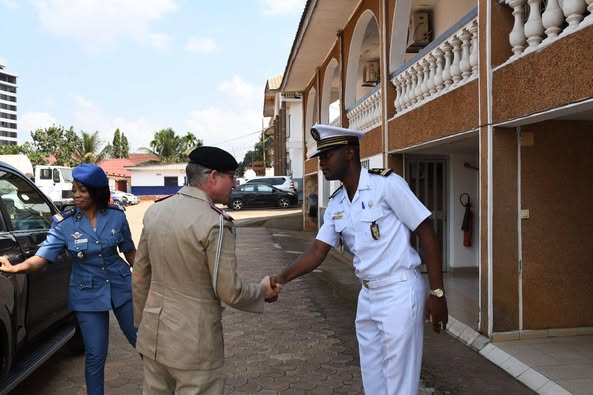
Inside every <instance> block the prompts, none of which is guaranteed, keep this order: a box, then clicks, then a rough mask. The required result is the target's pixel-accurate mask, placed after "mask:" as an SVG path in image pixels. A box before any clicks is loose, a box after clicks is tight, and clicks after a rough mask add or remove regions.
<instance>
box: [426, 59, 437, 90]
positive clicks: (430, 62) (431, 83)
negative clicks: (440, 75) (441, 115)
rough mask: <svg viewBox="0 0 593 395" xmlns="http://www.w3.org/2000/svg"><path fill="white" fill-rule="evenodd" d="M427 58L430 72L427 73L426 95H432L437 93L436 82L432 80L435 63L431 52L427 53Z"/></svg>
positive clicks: (434, 72)
mask: <svg viewBox="0 0 593 395" xmlns="http://www.w3.org/2000/svg"><path fill="white" fill-rule="evenodd" d="M427 59H428V68H429V70H430V73H429V74H428V83H427V84H426V87H427V88H428V96H433V95H434V94H435V93H437V90H436V84H435V81H434V77H435V74H436V68H437V65H436V59H435V57H434V55H433V54H432V53H430V54H428V56H427Z"/></svg>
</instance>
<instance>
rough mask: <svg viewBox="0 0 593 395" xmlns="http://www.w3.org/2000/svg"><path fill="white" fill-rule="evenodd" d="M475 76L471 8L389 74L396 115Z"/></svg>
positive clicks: (475, 36)
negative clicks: (454, 23) (393, 87)
mask: <svg viewBox="0 0 593 395" xmlns="http://www.w3.org/2000/svg"><path fill="white" fill-rule="evenodd" d="M458 26H461V27H458ZM451 31H452V32H451ZM477 76H478V20H477V12H476V10H474V11H472V12H471V13H469V14H468V15H466V16H465V17H464V18H463V19H462V20H460V21H459V23H457V24H456V25H455V26H453V27H452V28H451V29H450V30H449V31H448V32H446V33H445V34H443V35H441V36H440V37H439V38H437V39H436V40H435V41H433V42H432V43H431V44H430V45H429V46H427V47H426V48H424V49H423V50H422V51H420V52H419V53H418V55H416V56H415V57H414V58H412V59H411V60H410V61H409V62H407V63H405V64H404V65H402V67H400V68H399V69H398V70H396V71H395V73H394V74H393V75H392V79H391V83H392V84H393V85H394V86H395V90H396V99H395V103H394V104H395V109H396V111H397V113H396V115H395V116H396V117H397V116H399V115H401V114H403V113H405V112H408V111H410V110H412V109H414V108H416V107H418V106H421V105H423V104H424V103H426V102H427V101H429V100H433V99H434V98H436V97H438V96H440V95H443V94H445V93H447V92H449V91H451V90H453V89H456V88H458V87H459V86H461V85H463V84H466V83H467V82H469V81H471V80H473V79H475V78H477Z"/></svg>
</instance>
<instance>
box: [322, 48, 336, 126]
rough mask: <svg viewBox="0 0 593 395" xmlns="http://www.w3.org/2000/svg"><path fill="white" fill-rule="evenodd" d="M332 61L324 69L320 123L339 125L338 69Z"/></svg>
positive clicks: (334, 60)
mask: <svg viewBox="0 0 593 395" xmlns="http://www.w3.org/2000/svg"><path fill="white" fill-rule="evenodd" d="M338 66H339V65H338V61H337V60H336V59H335V58H334V59H332V60H331V61H330V62H329V64H328V65H327V67H326V68H325V74H324V76H323V91H322V92H323V93H322V98H321V123H326V124H328V123H331V124H332V125H340V68H339V67H338Z"/></svg>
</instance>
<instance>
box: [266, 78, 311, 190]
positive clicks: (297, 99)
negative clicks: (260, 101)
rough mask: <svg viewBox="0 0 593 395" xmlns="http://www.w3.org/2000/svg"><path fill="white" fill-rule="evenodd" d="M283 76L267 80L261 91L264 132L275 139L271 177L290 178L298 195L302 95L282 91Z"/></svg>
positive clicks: (299, 186) (301, 164) (301, 137)
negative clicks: (272, 175) (265, 124)
mask: <svg viewBox="0 0 593 395" xmlns="http://www.w3.org/2000/svg"><path fill="white" fill-rule="evenodd" d="M281 82H282V74H279V75H276V76H274V77H272V78H270V79H269V80H268V81H267V83H266V88H265V91H264V111H263V116H264V117H266V118H270V124H269V126H268V129H267V130H266V133H269V134H271V135H273V136H274V153H273V155H274V160H273V167H274V175H276V176H291V177H292V179H293V181H294V182H296V183H297V186H298V190H299V195H301V193H300V192H302V184H303V183H302V180H303V163H304V159H303V133H302V130H303V104H302V103H303V100H302V93H301V92H281V91H280V83H281Z"/></svg>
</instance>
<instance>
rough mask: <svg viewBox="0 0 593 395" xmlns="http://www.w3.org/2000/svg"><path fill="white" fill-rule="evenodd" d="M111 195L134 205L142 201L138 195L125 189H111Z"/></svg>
mask: <svg viewBox="0 0 593 395" xmlns="http://www.w3.org/2000/svg"><path fill="white" fill-rule="evenodd" d="M111 196H112V197H113V196H116V197H117V198H118V199H119V200H122V201H124V202H126V204H131V205H134V204H138V203H140V199H139V198H138V196H136V195H134V194H132V193H127V192H124V191H117V190H116V191H111Z"/></svg>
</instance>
